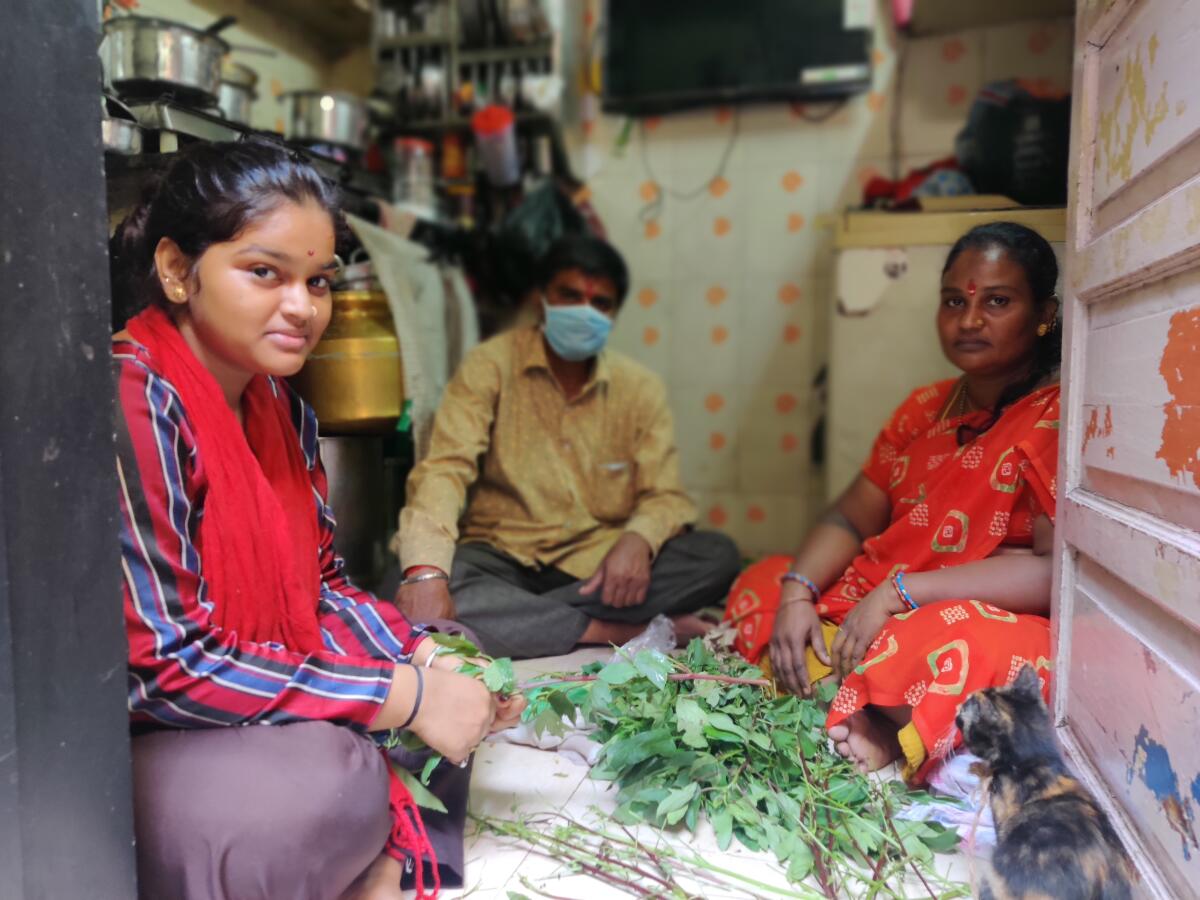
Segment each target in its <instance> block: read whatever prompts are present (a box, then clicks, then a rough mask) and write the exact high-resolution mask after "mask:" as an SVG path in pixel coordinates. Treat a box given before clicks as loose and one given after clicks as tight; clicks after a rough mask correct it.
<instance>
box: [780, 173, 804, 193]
mask: <svg viewBox="0 0 1200 900" xmlns="http://www.w3.org/2000/svg"><path fill="white" fill-rule="evenodd" d="M780 183H781V184H782V185H783V189H784V190H785V191H787V192H788V193H789V194H794V193H796V191H798V190H800V188H801V187H802V186H803V185H804V176H803V175H801V174H800V173H799V172H796V171H791V172H784V174H783V178H782V179H780Z"/></svg>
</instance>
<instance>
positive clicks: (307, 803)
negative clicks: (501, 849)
mask: <svg viewBox="0 0 1200 900" xmlns="http://www.w3.org/2000/svg"><path fill="white" fill-rule="evenodd" d="M339 223H340V214H339V212H338V209H337V204H336V194H335V190H334V188H333V187H331V186H330V185H328V184H327V183H325V182H324V181H323V179H322V178H321V177H320V175H319V174H318V173H317V172H316V171H315V170H314V169H313V168H312V167H311V166H309V165H308V164H307V163H305V162H304V161H303V160H302V159H301V158H300V157H298V156H295V155H293V154H291V153H290V152H289V151H288V150H286V149H285V148H282V147H279V146H277V145H274V144H270V143H266V142H247V143H240V144H228V145H210V146H197V147H195V148H192V149H190V150H188V151H187V152H185V153H183V154H181V155H180V157H179V158H178V159H177V160H176V161H175V162H174V163H173V164H172V166H171V167H170V169H169V170H168V171H167V173H166V174H165V176H164V177H163V179H162V181H161V183H160V184H159V185H158V186H157V188H156V189H155V190H154V191H153V192H152V193H151V195H150V196H149V198H148V199H147V200H146V201H145V202H144V203H143V204H142V205H141V206H140V207H138V208H137V209H136V210H135V211H134V212H133V213H131V215H130V216H129V217H128V218H127V219H126V220H125V222H124V223H122V225H121V226H120V228H119V229H118V230H117V233H116V234H115V235H114V238H113V242H112V250H113V253H112V256H113V268H114V295H115V296H116V297H117V298H118V300H120V301H123V302H133V303H136V304H138V305H140V306H144V309H143V311H142V312H140V313H139V314H138V315H136V316H134V317H133V318H132V319H130V320H129V322H128V324H127V328H126V330H125V331H123V332H121V333H120V334H118V335H117V336H116V338H115V339H114V344H113V354H114V359H115V363H116V377H117V385H118V392H119V399H120V403H119V413H120V415H119V418H118V422H117V445H118V460H117V461H118V474H119V481H120V491H121V496H120V516H121V544H122V568H123V571H124V576H125V579H124V602H125V622H126V629H127V634H128V639H129V708H130V716H131V721H132V727H133V734H134V737H133V758H134V783H135V798H134V802H135V816H136V828H137V841H138V869H139V880H140V883H141V891H142V895H143V896H145V897H153V898H161V897H175V898H188V900H190V898H196V900H200V898H205V900H212V898H229V900H252V898H262V900H278V898H283V897H287V898H310V900H331V898H338V897H345V898H361V900H366V898H375V900H384V898H398V897H399V896H400V890H401V882H402V879H407V881H406V882H405V883H406V884H408V883H415V886H416V887H417V890H418V894H419V895H421V896H424V895H425V892H426V889H427V888H429V889H431V893H433V894H436V892H437V888H438V886H439V883H440V877H441V876H442V875H448V876H449V877H450V878H456V877H457V878H460V877H461V865H462V859H461V857H462V833H461V826H462V817H463V814H464V811H465V803H466V780H467V778H468V777H469V773H468V772H466V771H464V770H463V769H460V768H456V765H457V764H462V765H464V766H465V765H466V761H467V760H468V758H469V756H470V754H471V752H472V750H473V749H474V748H475V746H476V745H477V744H478V743H479V741H480V740H482V738H483V737H484V736H485V735H486V734H487V733H488V732H489V731H494V730H497V729H500V728H504V727H508V726H509V725H511V724H514V723H515V720H516V718H517V717H518V716H519V714H520V712H521V707H522V705H523V703H522V701H521V700H519V699H502V698H497V697H494V696H492V695H491V694H489V692H488V691H487V689H486V688H485V687H483V685H482V684H481V683H480V682H479V681H477V680H476V679H474V678H470V677H468V676H465V675H462V674H459V673H458V672H457V671H455V669H456V663H455V661H454V659H453V658H449V657H446V656H444V655H442V656H439V655H437V654H436V653H435V652H434V650H435V644H434V643H433V641H432V640H431V639H430V638H429V637H428V636H427V631H426V630H425V628H424V627H422V626H420V625H414V624H412V623H410V622H408V621H407V620H406V619H405V617H404V616H403V615H402V614H401V613H400V612H399V611H398V610H397V609H396V608H395V607H394V606H393V605H392V604H390V603H383V602H379V601H377V600H376V599H375V597H373V596H372V595H370V594H369V593H366V592H365V591H361V590H359V589H358V588H356V587H354V586H353V585H351V584H350V583H349V582H348V581H347V580H346V578H345V577H344V575H343V574H342V561H341V559H340V558H339V557H338V556H337V554H336V552H335V551H334V549H333V526H334V520H333V516H332V512H331V511H330V509H329V507H328V505H327V501H326V498H327V490H326V480H325V474H324V470H323V469H322V466H321V462H320V458H319V456H318V451H317V440H316V435H317V430H316V429H317V423H316V420H315V418H314V417H313V414H312V411H311V409H309V408H308V407H307V406H306V405H305V404H304V403H303V402H302V401H301V400H300V399H299V398H298V397H297V396H296V395H295V394H294V393H293V392H292V391H291V390H290V389H289V388H288V386H287V384H286V382H285V381H284V380H283V379H284V378H286V377H287V376H289V375H292V374H294V373H295V372H296V371H298V370H299V369H300V367H301V366H302V365H303V364H304V361H305V358H306V357H307V355H308V354H309V352H310V351H311V350H312V349H313V347H314V345H315V344H316V343H317V341H318V340H319V339H320V337H321V334H322V332H323V331H324V330H325V327H326V326H327V325H328V324H329V318H330V311H331V299H330V286H329V278H330V275H331V272H332V270H333V268H334V265H335V263H334V250H335V242H336V236H337V234H338V225H339ZM249 725H262V726H267V727H256V728H250V727H235V726H249ZM396 729H409V730H411V731H412V732H414V733H415V734H416V735H417V736H419V737H420V738H421V739H422V740H423V741H424V742H425V743H426V744H427V745H428V746H430V747H431V748H433V749H434V750H436V751H438V752H440V753H442V754H444V755H445V757H446V758H447V760H449V763H444V764H443V765H442V766H441V767H440V768H439V770H438V771H436V772H435V774H434V777H433V782H432V785H433V789H434V791H435V793H439V794H440V795H441V796H442V797H443V799H444V801H445V802H446V805H447V808H448V811H447V813H446V814H439V815H433V814H426V816H425V817H424V819H423V818H422V816H421V814H419V813H418V811H417V809H416V807H415V805H414V804H413V802H412V798H411V796H410V794H409V793H408V791H407V790H406V789H405V787H404V785H403V783H402V782H401V781H400V780H398V779H397V777H396V776H395V774H394V773H393V772H391V771H390V768H389V760H388V758H387V757H386V756H385V752H384V751H383V750H382V749H381V746H382V745H383V743H385V741H384V740H382V739H383V738H386V737H387V736H388V735H390V734H391V733H393V732H394V731H395V730H396ZM439 856H441V857H442V858H441V859H440V860H439V859H438V857H439ZM439 862H441V865H440V866H439Z"/></svg>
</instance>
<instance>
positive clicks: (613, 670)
mask: <svg viewBox="0 0 1200 900" xmlns="http://www.w3.org/2000/svg"><path fill="white" fill-rule="evenodd" d="M637 674H638V670H637V669H636V668H634V665H633V663H629V662H625V660H618V661H617V662H614V663H609V664H608V665H607V666H605V667H604V668H603V669H601V670H600V680H601V681H603V682H604V683H605V684H611V685H618V684H624V683H625V682H627V681H629V680H630V679H631V678H636V677H637Z"/></svg>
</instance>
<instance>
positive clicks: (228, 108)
mask: <svg viewBox="0 0 1200 900" xmlns="http://www.w3.org/2000/svg"><path fill="white" fill-rule="evenodd" d="M257 85H258V73H257V72H255V71H254V70H253V69H251V68H250V67H249V66H244V65H242V64H241V63H238V62H234V61H233V60H230V59H226V60H225V61H224V62H223V63H221V85H220V88H219V89H218V91H217V101H218V105H219V106H220V108H221V115H222V116H224V117H225V118H226V119H228V120H229V121H230V122H237V123H239V124H241V125H249V124H250V108H251V106H252V105H253V103H254V101H255V100H257V99H258V94H257V92H256V91H255V90H254V88H255V87H256V86H257Z"/></svg>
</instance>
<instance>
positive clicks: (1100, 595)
mask: <svg viewBox="0 0 1200 900" xmlns="http://www.w3.org/2000/svg"><path fill="white" fill-rule="evenodd" d="M1080 2H1081V6H1080V8H1079V10H1078V13H1077V16H1076V35H1075V46H1076V51H1075V87H1074V98H1075V102H1074V111H1073V119H1072V147H1073V152H1072V171H1071V194H1070V204H1069V209H1068V235H1067V275H1066V281H1065V290H1064V295H1065V297H1064V300H1065V318H1066V331H1065V335H1064V337H1065V342H1066V343H1065V363H1064V377H1063V380H1064V388H1065V405H1064V430H1063V432H1062V435H1063V440H1062V448H1061V453H1062V456H1061V466H1060V472H1059V477H1060V480H1062V481H1063V485H1062V489H1061V490H1060V491H1059V520H1058V528H1057V533H1056V540H1057V544H1058V546H1057V551H1058V552H1057V554H1056V558H1057V559H1058V560H1059V561H1060V562H1059V570H1058V571H1057V572H1056V585H1055V595H1054V596H1055V608H1054V616H1053V618H1054V624H1055V638H1056V677H1055V691H1054V692H1055V714H1056V717H1057V720H1058V722H1059V724H1060V725H1061V734H1062V736H1063V742H1064V745H1065V747H1066V748H1067V750H1068V752H1069V753H1070V754H1071V755H1072V757H1073V758H1074V762H1075V763H1077V764H1078V766H1079V768H1080V769H1081V770H1082V772H1083V773H1084V775H1085V778H1086V779H1087V780H1089V781H1090V786H1091V787H1092V788H1093V789H1095V790H1096V791H1097V793H1099V794H1100V795H1101V796H1102V797H1103V799H1104V802H1105V803H1106V804H1107V805H1108V807H1109V811H1110V813H1111V814H1112V815H1113V817H1114V819H1115V822H1116V824H1117V825H1118V828H1119V830H1121V832H1122V836H1123V837H1124V838H1125V839H1126V841H1127V844H1128V846H1129V847H1130V849H1131V851H1132V853H1133V855H1134V856H1135V858H1136V860H1137V861H1138V864H1139V866H1140V867H1141V868H1142V870H1143V871H1142V893H1144V894H1145V895H1147V896H1161V897H1172V898H1179V897H1195V896H1198V895H1200V844H1198V843H1197V833H1198V831H1200V823H1198V822H1197V821H1196V819H1197V817H1200V534H1198V532H1200V174H1198V173H1200V2H1195V0H1191V2H1189V0H1080Z"/></svg>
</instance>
